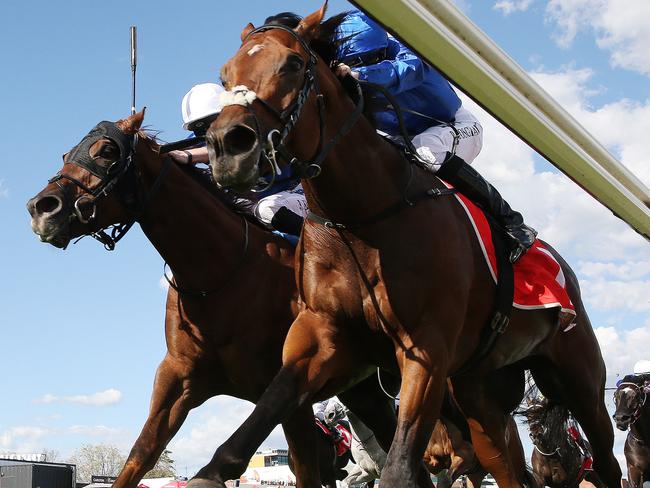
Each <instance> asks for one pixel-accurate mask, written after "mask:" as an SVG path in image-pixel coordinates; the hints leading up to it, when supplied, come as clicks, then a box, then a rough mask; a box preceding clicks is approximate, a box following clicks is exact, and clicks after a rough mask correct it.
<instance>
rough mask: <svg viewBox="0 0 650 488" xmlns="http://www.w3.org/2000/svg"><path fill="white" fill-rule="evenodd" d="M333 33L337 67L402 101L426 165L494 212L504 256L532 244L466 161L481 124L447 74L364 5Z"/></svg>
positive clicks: (384, 117)
mask: <svg viewBox="0 0 650 488" xmlns="http://www.w3.org/2000/svg"><path fill="white" fill-rule="evenodd" d="M300 20H301V17H299V16H298V15H296V14H293V13H291V12H283V13H281V14H278V15H276V16H273V17H269V18H267V19H266V21H265V24H281V25H285V26H287V27H292V28H295V27H297V25H298V23H299V22H300ZM336 36H337V38H338V51H337V58H338V60H339V61H340V64H339V65H338V67H337V69H336V73H337V75H339V76H346V75H351V76H353V77H354V78H356V79H358V80H362V81H369V82H372V83H375V84H378V85H381V86H383V87H385V88H386V89H388V90H389V92H390V93H391V94H392V95H393V96H394V97H395V99H396V101H397V102H398V103H399V105H400V107H401V108H402V111H403V117H404V122H405V125H406V130H407V131H408V133H409V134H410V135H411V137H412V142H413V144H414V146H415V148H416V150H417V152H418V154H419V156H420V158H421V159H422V161H423V162H424V164H425V166H426V168H427V169H428V170H429V171H431V172H432V173H436V174H437V175H438V176H439V177H440V178H442V179H443V180H446V181H448V182H449V183H451V184H452V185H454V187H456V188H457V189H458V190H459V191H461V192H462V193H463V194H464V195H466V196H467V197H468V198H470V199H472V200H473V201H474V202H476V203H477V204H479V205H480V206H481V207H482V208H483V209H484V210H485V211H486V212H487V213H489V214H490V215H491V216H492V217H494V218H495V220H496V221H497V222H498V223H499V224H500V225H501V226H502V227H503V228H504V229H505V231H506V232H507V234H508V235H509V236H510V237H511V238H512V239H513V241H514V244H515V247H514V249H513V251H512V253H511V256H510V259H511V261H513V262H514V261H516V260H517V259H518V258H519V257H520V256H521V255H522V254H523V253H524V252H526V250H528V249H529V248H530V247H531V246H532V245H533V243H534V241H535V237H536V235H537V233H536V232H535V230H534V229H532V228H530V227H528V226H527V225H525V224H524V221H523V218H522V216H521V214H520V213H519V212H516V211H514V210H512V208H511V207H510V205H508V203H507V202H506V201H505V200H504V199H503V198H502V197H501V195H500V194H499V192H498V191H497V190H496V189H495V188H494V187H493V186H492V185H491V184H490V183H488V182H487V181H486V180H485V179H484V178H483V177H482V176H481V175H480V174H479V173H478V172H477V171H476V170H475V169H474V168H472V167H471V166H470V165H469V163H471V162H472V161H473V160H474V158H476V156H477V155H478V153H479V152H480V150H481V148H482V145H483V128H482V127H481V124H480V123H479V121H478V120H477V119H476V118H475V117H474V115H472V114H471V113H470V112H469V111H468V110H467V109H465V108H464V107H462V103H461V100H460V99H459V98H458V95H456V93H455V92H454V90H453V88H452V87H451V85H450V84H449V82H448V81H447V80H446V79H445V78H444V77H443V76H442V75H441V74H440V73H439V72H438V71H436V70H435V69H434V68H433V67H431V66H429V65H428V64H426V63H425V62H423V61H422V60H421V59H419V58H418V57H417V56H416V55H415V54H414V53H413V52H412V51H411V50H410V49H408V48H407V47H406V46H404V45H403V44H402V43H400V42H399V41H398V40H397V39H395V38H394V37H392V36H391V35H389V34H388V33H387V32H386V31H385V30H384V29H383V28H382V27H381V26H380V25H379V24H377V23H376V22H374V21H373V20H371V19H370V18H369V17H367V16H366V15H365V14H364V13H363V12H360V11H358V10H352V11H350V12H348V13H347V14H346V15H345V17H344V18H343V21H342V22H341V24H340V25H339V26H338V28H337V34H336ZM374 101H379V102H381V103H382V104H383V108H382V109H380V111H378V112H376V113H375V117H374V119H375V120H374V123H375V127H376V128H377V129H378V130H380V131H382V132H385V133H387V134H388V135H390V136H401V134H400V130H399V125H398V120H397V116H396V114H395V111H394V110H392V108H391V107H388V106H387V100H386V99H385V98H384V97H383V96H381V95H380V94H377V95H376V100H374Z"/></svg>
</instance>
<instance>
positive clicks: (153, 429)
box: [27, 113, 384, 488]
mask: <svg viewBox="0 0 650 488" xmlns="http://www.w3.org/2000/svg"><path fill="white" fill-rule="evenodd" d="M143 116H144V114H143V113H140V114H137V115H135V116H132V117H129V118H127V119H125V120H121V121H119V122H117V123H115V124H113V123H102V124H100V125H102V128H101V130H95V131H94V132H93V133H91V134H89V136H87V137H86V138H84V140H83V141H82V143H81V144H80V145H79V146H77V147H79V148H81V149H82V150H81V151H75V150H73V151H71V152H70V153H68V154H66V156H65V160H64V165H63V168H61V170H60V171H59V173H58V174H59V175H60V176H57V177H55V178H53V180H52V181H51V182H50V183H49V184H48V185H47V186H46V187H45V188H44V189H43V190H42V191H41V192H39V193H38V195H36V196H35V197H34V198H32V199H31V200H30V201H29V203H28V205H27V206H28V209H29V212H30V214H31V215H32V228H33V230H34V232H36V233H37V234H38V235H39V236H40V238H41V240H43V241H44V242H49V243H50V244H52V245H54V246H56V247H60V248H65V247H66V246H67V244H68V243H69V242H70V240H71V239H73V238H75V237H78V236H81V235H89V234H91V233H96V232H99V229H102V228H105V227H106V226H108V225H109V224H112V223H116V222H129V221H130V220H132V218H133V217H135V216H137V218H138V221H139V223H140V225H141V227H142V230H143V231H144V233H145V235H146V236H147V237H148V238H149V240H150V241H151V243H152V244H153V246H154V247H155V248H156V249H157V250H158V252H159V253H160V254H161V256H162V257H163V259H164V260H165V262H167V263H169V265H170V267H171V269H172V270H173V273H174V276H173V281H172V283H171V286H170V288H169V292H168V295H167V304H166V317H165V337H166V341H167V354H166V356H165V358H164V359H163V360H162V362H161V363H160V366H159V367H158V370H157V373H156V376H155V382H154V387H153V393H152V399H151V406H150V411H149V416H148V418H147V420H146V422H145V424H144V426H143V428H142V431H141V433H140V435H139V437H138V439H137V440H136V441H135V444H134V446H133V448H132V449H131V452H130V454H129V457H128V459H127V461H126V464H125V466H124V468H123V469H122V471H121V473H120V474H119V476H118V478H117V481H116V482H115V483H114V485H113V486H114V487H115V488H134V487H135V486H137V484H138V483H139V481H140V479H141V478H142V476H143V475H144V474H145V473H146V472H147V471H148V470H149V469H151V468H153V466H154V464H155V462H156V460H157V459H158V457H159V456H160V453H161V452H162V450H163V449H164V448H165V446H166V445H167V443H168V442H169V440H170V439H171V438H172V437H173V436H174V435H175V434H176V432H177V431H178V429H179V428H180V427H181V425H182V423H183V422H184V420H185V418H186V416H187V414H188V412H189V411H190V410H191V409H192V408H194V407H196V406H198V405H200V404H202V403H203V402H204V401H205V400H207V399H208V398H211V397H213V396H215V395H231V396H235V397H238V398H242V399H246V400H249V401H251V402H255V401H256V400H257V399H258V398H259V397H260V396H261V394H262V392H263V391H264V389H265V388H266V386H267V385H268V384H269V383H270V382H271V380H272V379H273V376H274V374H275V372H277V370H279V368H280V364H281V348H282V344H283V342H284V338H285V336H286V333H287V330H288V328H289V325H290V324H291V322H292V320H293V317H294V316H295V308H296V298H297V296H296V287H295V281H294V279H293V259H292V258H293V248H292V247H291V246H290V245H289V244H288V243H286V242H285V241H284V240H283V239H281V238H278V237H277V236H275V235H274V234H272V233H270V232H268V231H266V230H264V229H262V228H261V227H259V226H257V225H255V224H254V223H252V222H249V220H247V219H246V217H245V216H244V215H242V214H241V213H239V212H237V211H236V207H235V206H233V204H232V202H230V200H229V198H228V197H227V196H226V195H225V194H224V193H223V192H221V191H216V190H215V188H214V186H213V185H212V184H211V183H207V182H206V177H205V175H202V174H200V172H199V171H198V170H195V169H193V168H191V167H187V166H181V165H176V164H172V162H171V160H170V159H169V158H164V157H163V156H161V155H160V154H159V152H158V151H159V147H158V144H157V143H156V142H155V141H154V140H152V139H151V138H149V137H148V136H147V135H146V134H145V133H143V132H138V129H139V127H140V125H141V123H142V119H143ZM134 134H137V135H138V138H137V143H135V147H133V154H131V138H132V137H133V136H134ZM84 154H85V155H89V156H90V160H88V159H87V158H86V157H85V155H84ZM77 158H79V159H80V160H86V163H82V164H86V166H87V167H84V166H80V165H79V164H78V161H77ZM109 168H112V169H109ZM103 169H108V171H103ZM90 170H92V171H94V173H97V174H94V173H91V172H90ZM207 180H209V178H207ZM97 189H99V190H100V191H97V192H95V190H97ZM104 191H105V193H103V192H104ZM93 192H95V194H96V195H101V196H100V197H95V198H93V196H92V193H93ZM91 217H92V218H91ZM98 237H99V238H100V239H104V240H103V241H102V242H104V243H105V245H108V246H110V244H111V239H112V238H111V237H110V236H108V234H106V237H102V236H98ZM113 244H114V243H113ZM244 297H245V300H246V304H247V305H246V306H245V307H242V305H241V303H242V300H244ZM242 357H246V361H244V362H242V361H241V358H242ZM378 395H379V396H378V398H374V397H373V396H372V389H368V391H364V392H363V397H364V398H369V402H370V403H375V404H377V405H379V408H380V409H381V402H382V401H383V397H384V396H383V394H381V393H379V394H378ZM349 396H350V397H353V395H349ZM364 401H365V400H364ZM349 402H351V403H353V401H352V400H349ZM372 408H377V407H376V406H372ZM358 410H359V409H358ZM283 427H284V430H285V434H286V435H287V440H288V442H289V446H290V448H291V449H290V451H291V453H292V460H293V461H294V462H295V468H296V476H297V479H298V480H304V476H305V475H304V474H302V473H303V472H304V471H305V468H303V466H304V465H305V464H306V463H307V464H309V463H312V465H313V463H314V462H315V460H314V458H311V457H310V456H315V455H316V454H315V452H314V449H312V446H314V445H316V451H317V452H326V453H327V454H329V452H330V451H331V449H332V447H331V444H328V443H327V442H326V441H323V440H322V439H321V438H320V437H314V436H315V434H314V421H313V415H312V411H311V408H310V407H309V406H307V407H306V408H305V409H304V411H302V412H297V415H295V416H293V417H292V418H288V419H287V420H286V421H285V422H284V424H283ZM324 444H325V445H324ZM328 450H329V451H328ZM329 459H331V456H330V458H329ZM329 459H327V458H323V459H322V460H321V461H320V464H321V468H320V475H321V476H322V478H323V481H324V484H326V485H328V486H332V487H335V486H336V485H335V482H334V479H335V478H334V471H333V467H330V462H329ZM312 473H313V468H311V469H310V470H309V471H308V475H307V476H309V477H312V476H314V475H313V474H312ZM318 483H320V480H319V481H318Z"/></svg>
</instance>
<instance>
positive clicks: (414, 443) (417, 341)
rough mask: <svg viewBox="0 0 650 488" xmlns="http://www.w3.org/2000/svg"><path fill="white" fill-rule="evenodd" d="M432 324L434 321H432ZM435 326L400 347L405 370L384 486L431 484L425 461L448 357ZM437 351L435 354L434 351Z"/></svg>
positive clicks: (401, 364) (384, 475) (441, 396)
mask: <svg viewBox="0 0 650 488" xmlns="http://www.w3.org/2000/svg"><path fill="white" fill-rule="evenodd" d="M431 325H433V324H431ZM435 331H436V328H435V327H421V328H420V331H419V332H420V333H419V334H418V335H411V337H410V338H409V339H408V340H404V339H402V341H403V344H408V343H411V344H412V345H410V347H408V348H405V347H404V346H399V347H398V349H397V362H398V364H399V366H400V370H401V373H402V385H401V388H400V408H399V416H398V420H397V431H396V432H395V438H394V439H393V443H392V445H391V448H390V451H389V452H388V457H387V459H386V465H385V466H384V469H383V471H382V473H381V478H380V481H379V484H380V485H381V486H389V487H393V486H394V487H397V486H400V487H401V486H403V487H407V488H414V487H431V486H433V484H432V482H431V478H430V475H429V473H428V471H427V470H426V467H425V466H424V462H423V461H422V458H423V455H424V450H425V449H426V447H427V445H428V443H429V439H430V438H431V433H432V432H433V427H434V424H435V421H436V419H437V418H438V417H439V415H440V409H441V406H442V402H443V399H444V395H445V391H446V389H447V362H448V359H447V356H446V351H445V349H444V348H441V347H440V344H443V343H444V341H442V340H440V339H441V338H440V337H439V335H438V334H436V333H435ZM433 351H435V354H434V353H433Z"/></svg>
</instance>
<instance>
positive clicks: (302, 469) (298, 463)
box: [282, 405, 321, 484]
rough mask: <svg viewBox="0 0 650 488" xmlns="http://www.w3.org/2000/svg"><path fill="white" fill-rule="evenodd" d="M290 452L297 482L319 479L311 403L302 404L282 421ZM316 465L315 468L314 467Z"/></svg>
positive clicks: (315, 434) (319, 461) (319, 465)
mask: <svg viewBox="0 0 650 488" xmlns="http://www.w3.org/2000/svg"><path fill="white" fill-rule="evenodd" d="M282 429H283V430H284V435H285V437H286V438H287V444H288V445H289V451H290V453H291V461H292V467H291V470H292V471H293V473H294V474H295V476H296V480H297V481H298V482H299V483H301V484H302V483H305V482H306V481H308V482H309V483H312V482H313V480H320V472H319V471H320V469H319V468H320V467H321V460H320V459H319V455H318V450H317V449H314V446H315V445H316V443H317V442H318V439H317V434H318V433H317V432H316V429H315V427H314V412H313V410H312V408H311V405H303V406H302V407H299V408H297V409H296V411H295V412H294V413H293V414H292V415H291V416H290V417H289V418H287V419H286V420H285V421H284V422H282ZM316 466H317V467H318V468H317V469H315V467H316Z"/></svg>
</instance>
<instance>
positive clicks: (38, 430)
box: [0, 425, 54, 453]
mask: <svg viewBox="0 0 650 488" xmlns="http://www.w3.org/2000/svg"><path fill="white" fill-rule="evenodd" d="M52 433H54V430H53V429H48V428H43V427H37V426H26V425H23V426H15V427H11V428H9V429H7V430H5V431H3V432H0V449H2V450H4V451H11V452H19V453H32V452H40V449H41V447H42V446H41V439H43V438H44V437H46V436H48V435H51V434H52Z"/></svg>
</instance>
